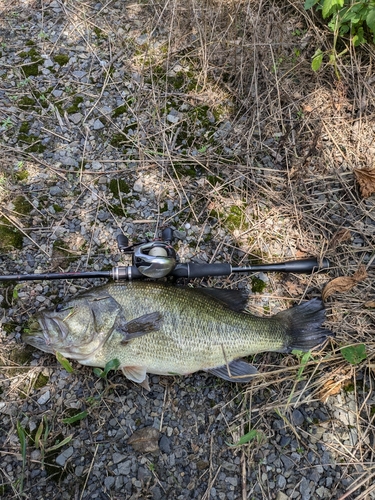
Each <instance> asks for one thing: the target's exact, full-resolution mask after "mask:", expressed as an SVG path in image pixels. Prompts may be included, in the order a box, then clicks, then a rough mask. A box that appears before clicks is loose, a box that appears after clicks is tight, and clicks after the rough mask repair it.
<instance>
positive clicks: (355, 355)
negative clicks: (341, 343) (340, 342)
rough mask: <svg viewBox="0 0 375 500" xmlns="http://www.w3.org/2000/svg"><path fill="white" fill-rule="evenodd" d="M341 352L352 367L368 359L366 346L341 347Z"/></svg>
mask: <svg viewBox="0 0 375 500" xmlns="http://www.w3.org/2000/svg"><path fill="white" fill-rule="evenodd" d="M340 351H341V354H342V355H343V356H344V358H345V359H346V361H349V363H350V364H352V365H358V364H359V363H360V362H361V361H363V360H364V359H366V358H367V354H366V346H365V344H357V345H349V346H347V347H341V349H340Z"/></svg>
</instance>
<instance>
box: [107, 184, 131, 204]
mask: <svg viewBox="0 0 375 500" xmlns="http://www.w3.org/2000/svg"><path fill="white" fill-rule="evenodd" d="M109 190H110V191H111V193H112V194H113V196H114V197H115V198H117V199H118V200H120V199H121V195H120V193H124V194H128V193H130V187H129V184H128V183H127V182H126V181H124V180H123V179H111V180H110V182H109Z"/></svg>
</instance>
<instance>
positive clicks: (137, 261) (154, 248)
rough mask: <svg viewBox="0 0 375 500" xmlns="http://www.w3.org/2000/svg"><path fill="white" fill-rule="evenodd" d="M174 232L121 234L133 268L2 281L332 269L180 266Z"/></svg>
mask: <svg viewBox="0 0 375 500" xmlns="http://www.w3.org/2000/svg"><path fill="white" fill-rule="evenodd" d="M172 239H173V230H172V228H166V229H164V230H163V231H162V235H161V240H153V241H147V242H143V243H138V244H135V245H129V240H128V238H127V237H126V236H125V235H123V234H120V235H119V236H117V245H118V248H119V250H120V252H121V253H124V254H131V255H132V265H130V266H116V267H113V268H112V269H110V270H108V271H84V272H61V273H40V274H10V275H3V276H0V282H1V281H39V280H67V279H82V278H108V279H112V280H115V281H119V280H129V281H130V280H133V279H141V278H154V279H155V278H164V277H166V276H171V277H174V278H190V279H193V278H205V277H208V276H229V275H230V274H232V273H249V272H254V273H256V272H264V273H267V272H282V273H303V274H309V273H312V272H314V271H318V270H324V269H328V268H330V267H331V264H330V262H329V260H328V259H326V258H323V259H321V260H320V261H319V260H318V259H316V258H314V257H312V258H308V259H300V260H291V261H287V262H280V263H274V264H256V265H252V266H245V267H241V266H240V267H233V266H232V265H231V264H229V263H214V264H198V263H195V262H188V263H179V262H178V256H177V254H176V251H175V250H174V248H173V247H172V245H171V241H172Z"/></svg>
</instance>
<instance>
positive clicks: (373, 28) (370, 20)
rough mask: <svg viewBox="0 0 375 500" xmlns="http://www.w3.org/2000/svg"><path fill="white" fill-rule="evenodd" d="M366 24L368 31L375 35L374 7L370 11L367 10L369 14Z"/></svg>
mask: <svg viewBox="0 0 375 500" xmlns="http://www.w3.org/2000/svg"><path fill="white" fill-rule="evenodd" d="M366 23H367V26H368V27H369V28H370V30H371V31H372V32H373V33H374V35H375V7H373V8H372V9H369V12H368V14H367V16H366Z"/></svg>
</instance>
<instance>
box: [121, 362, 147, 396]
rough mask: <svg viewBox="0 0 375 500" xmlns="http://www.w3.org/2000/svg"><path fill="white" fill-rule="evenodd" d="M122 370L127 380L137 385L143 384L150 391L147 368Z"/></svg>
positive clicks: (126, 368) (139, 367)
mask: <svg viewBox="0 0 375 500" xmlns="http://www.w3.org/2000/svg"><path fill="white" fill-rule="evenodd" d="M121 370H122V373H123V374H124V375H125V377H126V378H128V379H129V380H132V381H133V382H136V383H137V384H141V385H142V386H143V387H144V388H145V389H147V390H148V391H149V390H150V386H149V385H148V377H147V373H146V368H145V367H144V366H122V367H121Z"/></svg>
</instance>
